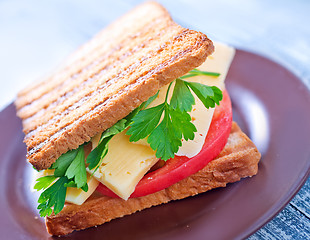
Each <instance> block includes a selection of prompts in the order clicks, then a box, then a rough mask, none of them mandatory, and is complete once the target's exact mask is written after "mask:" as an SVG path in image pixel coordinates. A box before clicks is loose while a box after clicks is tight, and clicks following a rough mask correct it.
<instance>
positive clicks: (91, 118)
mask: <svg viewBox="0 0 310 240" xmlns="http://www.w3.org/2000/svg"><path fill="white" fill-rule="evenodd" d="M213 48H214V47H213V44H212V42H211V41H210V40H209V39H208V38H207V37H206V35H204V34H202V33H200V32H196V31H192V30H189V29H185V28H183V27H181V26H179V25H177V24H176V23H175V22H173V20H172V19H171V17H170V15H169V13H168V12H167V11H166V10H165V9H164V8H163V7H162V6H161V5H159V4H158V3H155V2H147V3H144V4H142V5H140V6H138V7H136V8H135V9H133V10H132V11H130V12H129V13H127V14H126V15H124V16H123V17H121V18H120V19H118V20H117V21H116V22H114V23H112V24H111V25H109V26H108V27H107V28H105V29H104V30H102V31H101V32H100V33H99V34H97V35H96V36H95V37H94V38H93V39H91V40H90V41H89V42H87V43H86V44H84V45H83V46H82V47H81V48H79V49H78V50H77V51H76V52H75V53H74V54H72V55H71V56H70V57H69V58H68V59H67V60H66V61H65V63H64V64H63V65H62V68H60V69H58V70H57V71H55V72H54V73H53V74H52V75H51V76H49V77H48V78H46V79H45V80H44V81H42V82H40V83H37V84H34V85H32V86H30V87H28V88H26V89H24V90H23V91H21V92H20V93H19V94H18V97H17V99H16V101H15V105H16V108H17V115H18V116H19V117H20V118H21V119H22V120H23V131H24V133H25V135H26V136H25V139H24V141H25V143H26V145H27V158H28V160H29V162H30V163H32V164H33V165H34V167H35V168H36V169H38V170H42V169H46V168H48V167H50V166H51V164H52V163H53V162H55V160H56V159H57V158H58V157H59V156H61V155H62V154H63V153H65V152H67V151H68V150H71V149H75V148H77V147H78V146H79V145H81V144H83V143H84V142H87V141H89V140H90V138H91V137H93V136H94V135H96V134H97V133H99V132H102V131H104V130H106V129H107V128H109V127H111V126H113V125H114V124H115V123H116V122H117V121H118V120H120V119H122V118H124V117H125V116H127V115H128V114H129V113H130V112H131V111H132V110H133V109H135V108H136V107H138V106H139V105H140V104H141V103H142V102H144V101H146V100H147V99H148V98H149V97H151V96H153V95H154V94H155V93H156V92H157V91H158V89H159V88H160V87H161V86H163V85H165V84H167V83H169V82H171V81H173V80H174V79H176V78H177V77H180V76H182V75H184V74H185V73H187V72H188V71H190V70H191V69H193V68H195V67H197V66H199V65H201V64H202V63H203V62H204V61H205V59H206V57H207V56H208V55H210V54H211V53H212V52H213Z"/></svg>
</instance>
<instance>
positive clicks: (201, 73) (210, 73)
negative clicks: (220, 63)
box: [180, 68, 221, 79]
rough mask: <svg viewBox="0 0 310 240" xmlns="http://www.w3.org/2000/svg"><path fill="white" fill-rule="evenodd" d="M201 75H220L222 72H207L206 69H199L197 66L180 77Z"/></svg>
mask: <svg viewBox="0 0 310 240" xmlns="http://www.w3.org/2000/svg"><path fill="white" fill-rule="evenodd" d="M199 75H206V76H212V77H219V76H220V75H221V74H220V73H217V72H206V71H201V70H198V69H197V68H195V69H193V70H191V71H189V72H188V74H186V75H184V76H182V77H180V78H181V79H185V78H190V77H196V76H199Z"/></svg>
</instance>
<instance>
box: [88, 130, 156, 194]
mask: <svg viewBox="0 0 310 240" xmlns="http://www.w3.org/2000/svg"><path fill="white" fill-rule="evenodd" d="M108 147H109V150H108V153H107V155H106V156H105V157H104V159H103V162H102V164H101V166H100V167H99V168H98V170H97V171H96V172H95V173H94V175H93V176H94V177H95V178H96V179H97V180H98V181H100V182H101V183H102V184H104V185H105V186H107V187H108V188H109V189H111V190H112V191H113V192H114V193H116V194H117V195H118V196H120V197H121V198H123V199H125V200H127V199H128V198H129V197H130V195H131V194H132V193H133V191H134V190H135V187H136V185H137V184H138V182H139V181H140V180H141V178H142V177H143V176H144V175H145V174H146V173H147V172H148V170H149V169H150V168H151V167H152V166H153V165H154V164H155V163H156V162H157V161H158V159H156V157H155V152H154V151H153V150H152V149H151V148H150V147H149V146H143V145H139V144H134V143H131V142H129V136H127V135H125V132H121V133H119V134H117V135H115V136H114V137H113V138H112V139H111V141H110V142H109V146H108ZM88 172H90V173H92V172H93V171H91V170H89V169H88Z"/></svg>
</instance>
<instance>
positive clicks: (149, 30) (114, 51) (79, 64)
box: [17, 17, 175, 119]
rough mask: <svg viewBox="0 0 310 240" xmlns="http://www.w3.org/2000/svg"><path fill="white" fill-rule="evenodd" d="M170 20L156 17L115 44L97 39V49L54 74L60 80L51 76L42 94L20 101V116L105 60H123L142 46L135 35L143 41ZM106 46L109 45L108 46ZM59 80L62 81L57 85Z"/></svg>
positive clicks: (44, 103)
mask: <svg viewBox="0 0 310 240" xmlns="http://www.w3.org/2000/svg"><path fill="white" fill-rule="evenodd" d="M168 20H169V19H168V18H167V17H166V18H160V19H153V21H150V22H147V24H144V25H143V26H141V28H139V29H137V31H138V32H135V33H133V34H130V35H128V36H127V37H126V38H125V39H122V41H117V42H118V43H117V44H115V43H114V46H110V45H108V44H106V39H99V40H98V41H99V44H98V43H97V47H96V48H95V49H94V50H93V51H94V52H95V53H89V54H88V55H87V56H88V57H87V58H86V59H79V60H77V61H76V62H74V63H72V65H71V69H69V70H63V71H62V72H61V73H59V74H56V76H55V77H54V78H55V79H56V80H57V81H54V79H53V78H51V79H49V80H48V81H47V82H46V83H44V84H41V86H40V88H42V89H43V90H45V92H42V93H41V95H38V94H39V93H40V89H36V90H35V92H32V94H30V96H31V97H32V99H31V100H29V101H24V105H21V104H19V106H18V115H19V117H21V118H23V119H27V118H29V117H31V116H32V115H33V114H35V113H36V112H38V109H44V108H46V107H47V106H48V104H49V102H50V101H52V100H53V99H57V98H59V97H60V96H61V95H63V94H64V93H66V91H69V90H70V88H72V86H71V85H73V84H74V86H78V85H79V84H80V83H81V81H83V80H84V79H85V78H89V77H91V76H92V75H94V74H95V73H96V72H98V70H99V69H100V68H103V66H104V64H108V61H109V59H117V58H120V59H121V60H122V59H123V58H125V57H126V55H130V51H132V50H133V51H138V50H139V49H137V47H136V46H135V39H136V38H139V41H142V39H143V38H147V37H149V36H152V34H153V33H154V32H156V31H159V32H160V31H162V30H163V29H164V28H165V27H167V28H169V26H170V25H171V24H172V23H173V22H172V21H171V20H169V21H168ZM173 24H174V23H173ZM174 25H175V24H174ZM123 35H124V34H123ZM116 40H118V37H116ZM146 42H147V41H146ZM106 46H108V48H107V47H106ZM122 54H123V55H122ZM94 55H96V56H94ZM57 78H58V79H57ZM56 83H57V84H58V85H55V84H56ZM50 84H53V85H52V86H50V87H47V86H46V85H50ZM46 90H49V91H46ZM33 94H36V96H32V95H33ZM37 95H38V96H37ZM27 97H28V96H19V99H18V101H17V102H22V100H23V98H27Z"/></svg>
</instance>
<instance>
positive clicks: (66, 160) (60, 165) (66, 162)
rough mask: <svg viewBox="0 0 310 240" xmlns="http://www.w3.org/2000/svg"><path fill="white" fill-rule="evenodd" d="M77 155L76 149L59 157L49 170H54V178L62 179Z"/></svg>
mask: <svg viewBox="0 0 310 240" xmlns="http://www.w3.org/2000/svg"><path fill="white" fill-rule="evenodd" d="M77 153H78V149H74V150H71V151H69V152H67V153H65V154H63V155H61V156H60V157H59V158H58V159H57V160H56V162H54V163H53V165H52V167H51V169H55V171H54V176H55V177H62V176H64V175H65V173H66V171H67V169H68V167H69V166H70V164H71V163H72V162H73V160H74V159H75V157H76V155H77Z"/></svg>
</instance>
